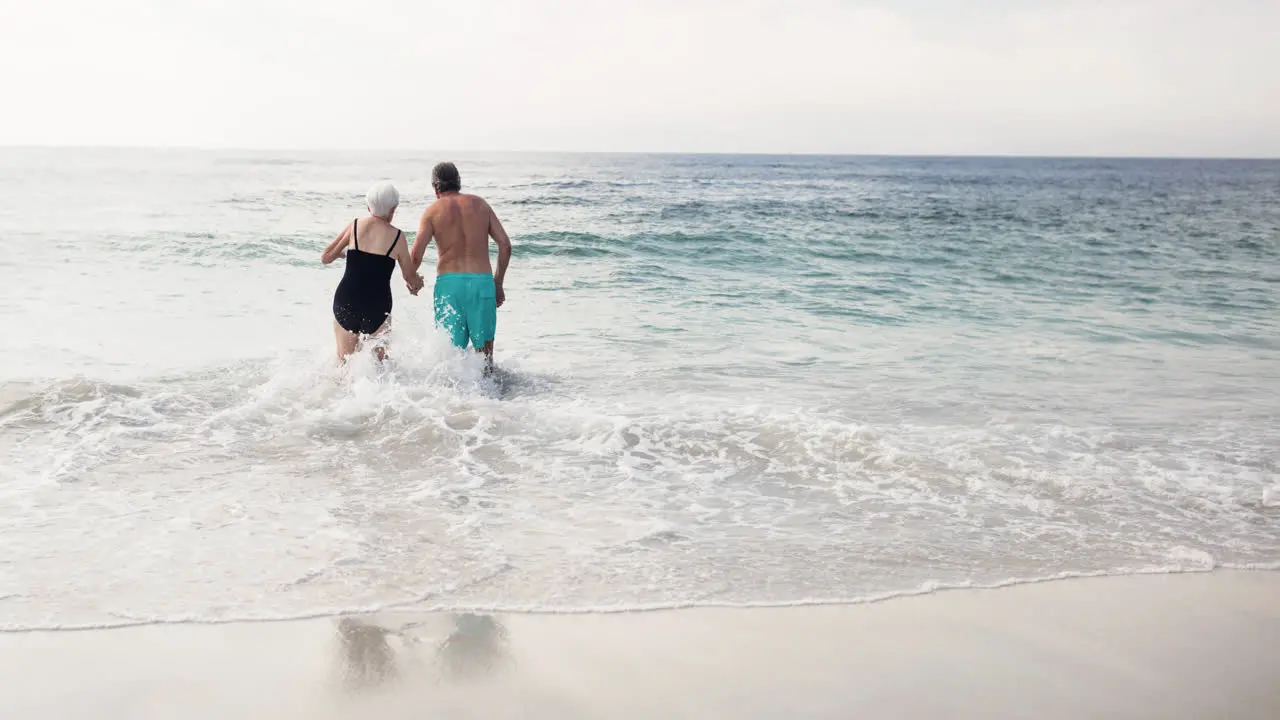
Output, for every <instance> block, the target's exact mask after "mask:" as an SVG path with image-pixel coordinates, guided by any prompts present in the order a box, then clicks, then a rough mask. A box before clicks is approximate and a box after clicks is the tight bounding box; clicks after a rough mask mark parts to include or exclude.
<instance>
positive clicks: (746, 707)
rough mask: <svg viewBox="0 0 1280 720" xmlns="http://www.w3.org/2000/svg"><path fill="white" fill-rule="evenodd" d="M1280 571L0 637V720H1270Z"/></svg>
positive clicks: (1279, 701)
mask: <svg viewBox="0 0 1280 720" xmlns="http://www.w3.org/2000/svg"><path fill="white" fill-rule="evenodd" d="M1277 598H1280V573H1276V572H1272V571H1265V570H1260V571H1246V570H1214V571H1204V572H1183V573H1173V574H1145V575H1123V576H1110V577H1098V578H1073V579H1064V580H1056V581H1043V582H1038V583H1032V584H1018V585H1013V586H1009V587H1005V588H999V589H956V590H948V591H945V592H941V591H938V592H930V593H926V594H919V595H912V596H905V597H898V598H894V599H892V601H889V600H882V601H878V602H862V603H857V604H840V605H808V606H783V607H745V608H706V607H703V608H689V609H669V610H654V611H643V612H640V611H633V612H618V613H585V614H551V613H524V614H522V613H498V614H492V615H489V614H483V613H464V612H456V613H449V612H414V611H406V610H394V611H386V612H379V613H372V614H362V615H347V616H337V617H328V618H322V619H295V620H278V621H257V622H228V623H224V624H182V625H179V624H162V625H154V624H153V625H143V626H132V627H124V628H112V629H100V630H89V629H79V630H54V631H49V630H45V631H36V630H32V631H24V632H6V633H3V634H0V677H4V678H6V680H8V682H6V683H5V686H6V689H4V690H0V716H3V717H6V718H15V719H16V718H43V717H77V718H78V717H85V718H89V717H94V718H116V717H119V718H125V717H128V718H138V717H171V716H182V717H244V718H257V717H262V718H267V717H270V718H283V719H287V718H294V717H297V718H303V717H306V718H335V719H338V718H356V717H371V718H399V717H406V718H407V717H420V716H422V714H423V713H427V714H432V713H434V714H435V716H438V717H477V718H479V717H485V718H503V717H522V718H544V717H545V718H576V717H582V718H595V717H623V718H626V717H635V718H647V717H690V718H693V717H697V718H740V717H761V718H764V717H813V718H841V719H843V718H848V717H856V716H858V715H860V714H867V713H869V714H872V715H873V716H881V717H922V718H923V717H983V718H991V717H1021V716H1036V717H1061V718H1078V717H1124V718H1129V717H1132V718H1139V717H1142V718H1145V717H1152V718H1155V717H1161V718H1178V717H1187V718H1200V717H1232V718H1255V717H1256V718H1271V717H1277V716H1280V602H1276V599H1277Z"/></svg>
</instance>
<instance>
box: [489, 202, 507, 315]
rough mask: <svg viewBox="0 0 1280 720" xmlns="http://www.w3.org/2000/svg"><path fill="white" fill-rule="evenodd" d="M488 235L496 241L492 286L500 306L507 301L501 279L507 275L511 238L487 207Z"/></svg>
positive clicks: (496, 216) (491, 210)
mask: <svg viewBox="0 0 1280 720" xmlns="http://www.w3.org/2000/svg"><path fill="white" fill-rule="evenodd" d="M486 204H487V203H486ZM489 237H491V238H493V241H494V242H496V243H498V271H497V272H495V273H494V274H493V287H494V290H496V291H497V298H498V307H502V303H504V302H506V301H507V294H506V292H505V291H503V289H502V281H503V280H504V279H506V277H507V265H508V264H509V263H510V262H511V238H509V237H507V231H506V229H505V228H503V227H502V221H501V220H499V219H498V213H496V212H494V211H493V208H489Z"/></svg>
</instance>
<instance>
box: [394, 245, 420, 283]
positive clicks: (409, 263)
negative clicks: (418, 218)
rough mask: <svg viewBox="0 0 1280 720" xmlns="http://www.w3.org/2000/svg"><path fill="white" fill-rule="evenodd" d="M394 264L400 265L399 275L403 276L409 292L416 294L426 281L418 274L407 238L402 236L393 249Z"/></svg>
mask: <svg viewBox="0 0 1280 720" xmlns="http://www.w3.org/2000/svg"><path fill="white" fill-rule="evenodd" d="M395 256H396V264H398V265H399V266H400V275H401V276H402V277H404V284H405V286H406V287H408V288H409V294H411V295H417V294H418V291H419V290H421V289H422V286H423V285H425V284H426V281H425V280H423V279H422V276H421V275H419V274H418V270H417V267H416V266H415V265H414V262H413V253H412V252H411V251H410V250H409V238H407V237H406V238H403V242H398V243H396V249H395Z"/></svg>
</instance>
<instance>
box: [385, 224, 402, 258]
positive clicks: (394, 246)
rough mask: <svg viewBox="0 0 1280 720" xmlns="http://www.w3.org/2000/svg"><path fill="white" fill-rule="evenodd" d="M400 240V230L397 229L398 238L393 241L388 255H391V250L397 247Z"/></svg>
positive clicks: (388, 249)
mask: <svg viewBox="0 0 1280 720" xmlns="http://www.w3.org/2000/svg"><path fill="white" fill-rule="evenodd" d="M398 242H400V231H399V230H397V231H396V239H395V240H392V241H391V247H389V248H387V257H391V251H392V250H395V249H396V243H398Z"/></svg>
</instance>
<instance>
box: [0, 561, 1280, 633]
mask: <svg viewBox="0 0 1280 720" xmlns="http://www.w3.org/2000/svg"><path fill="white" fill-rule="evenodd" d="M1220 573H1275V574H1277V575H1278V576H1280V563H1255V564H1250V565H1230V564H1223V565H1217V566H1215V567H1213V568H1206V569H1166V568H1150V569H1138V570H1120V571H1112V570H1099V571H1096V572H1090V571H1085V572H1076V571H1064V572H1062V573H1058V574H1056V575H1046V576H1043V577H1032V578H1011V579H1008V580H1001V581H996V582H993V583H984V584H978V583H973V584H945V583H935V582H932V581H931V582H927V583H925V584H924V585H923V586H922V587H920V588H917V589H914V590H892V591H886V592H883V593H879V594H874V595H866V596H863V597H853V598H802V599H799V600H779V601H774V600H761V601H741V602H738V601H715V600H711V601H702V600H689V601H672V602H669V603H652V604H643V603H638V604H635V605H618V606H608V605H601V606H592V607H581V608H546V607H539V606H531V605H525V606H521V605H510V606H503V607H496V606H484V605H475V606H463V605H451V606H439V605H437V606H431V605H425V603H424V602H423V601H419V600H405V601H397V602H392V603H387V604H385V605H380V606H377V607H371V608H353V609H348V610H321V611H316V612H314V613H301V614H297V615H280V616H273V617H229V618H204V617H193V618H159V619H121V620H119V621H117V622H102V623H85V624H79V625H74V624H68V625H33V626H18V627H3V626H0V638H3V637H4V636H6V635H23V634H29V633H84V632H102V631H114V630H131V629H135V628H147V627H218V626H227V625H260V624H269V623H298V622H316V621H323V620H340V619H342V618H345V617H369V616H373V615H386V614H397V615H398V614H407V615H436V614H469V615H503V616H507V615H512V616H545V617H577V616H593V615H603V616H610V615H643V614H650V613H665V612H687V611H696V610H787V609H791V608H796V609H803V608H827V607H858V606H862V605H878V604H881V603H888V602H893V601H896V600H905V599H909V598H918V597H930V596H934V595H946V594H948V593H954V592H961V593H963V592H991V591H998V590H1007V589H1011V588H1019V587H1023V586H1031V585H1045V584H1054V583H1060V582H1075V581H1080V580H1098V579H1106V578H1139V577H1147V576H1166V575H1174V576H1176V575H1215V574H1220ZM0 599H3V598H0Z"/></svg>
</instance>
